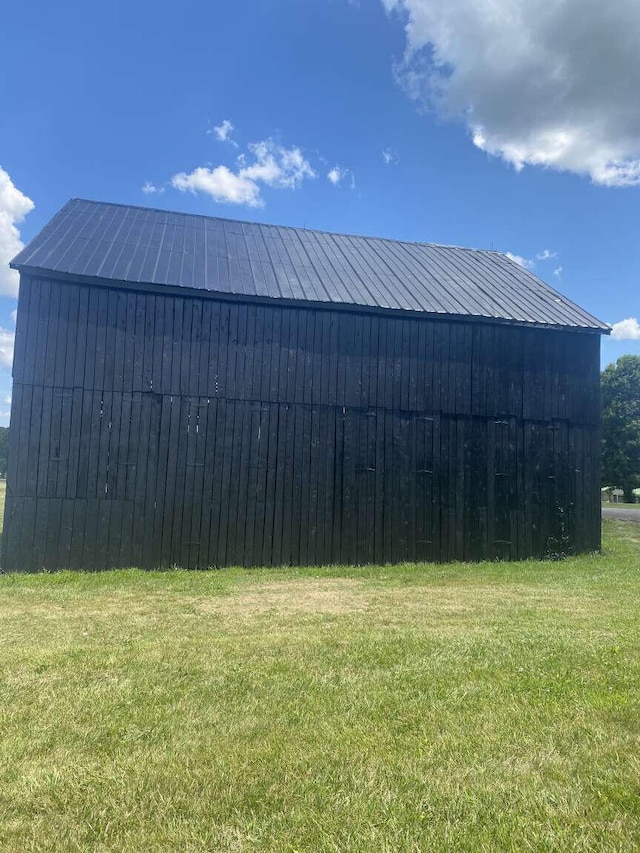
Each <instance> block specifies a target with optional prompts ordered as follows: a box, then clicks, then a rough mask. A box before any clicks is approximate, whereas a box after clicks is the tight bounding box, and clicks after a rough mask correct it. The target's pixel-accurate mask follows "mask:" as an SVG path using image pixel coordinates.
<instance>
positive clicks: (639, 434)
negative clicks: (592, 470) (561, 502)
mask: <svg viewBox="0 0 640 853" xmlns="http://www.w3.org/2000/svg"><path fill="white" fill-rule="evenodd" d="M601 470H602V485H603V486H615V487H618V488H620V489H623V491H624V499H625V501H628V502H629V503H633V500H634V495H633V489H637V488H640V355H623V356H621V357H620V358H619V359H618V360H617V361H616V363H615V364H610V365H609V366H608V367H606V368H605V369H604V370H603V371H602V469H601Z"/></svg>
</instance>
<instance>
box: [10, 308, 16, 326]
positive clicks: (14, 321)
mask: <svg viewBox="0 0 640 853" xmlns="http://www.w3.org/2000/svg"><path fill="white" fill-rule="evenodd" d="M11 319H12V320H13V325H14V326H15V324H16V320H17V319H18V309H17V308H14V309H13V311H12V312H11Z"/></svg>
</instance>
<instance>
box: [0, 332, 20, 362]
mask: <svg viewBox="0 0 640 853" xmlns="http://www.w3.org/2000/svg"><path fill="white" fill-rule="evenodd" d="M15 337H16V333H15V332H13V331H11V330H10V329H3V328H2V326H0V367H8V368H11V365H12V364H13V343H14V340H15Z"/></svg>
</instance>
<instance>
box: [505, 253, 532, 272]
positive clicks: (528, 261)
mask: <svg viewBox="0 0 640 853" xmlns="http://www.w3.org/2000/svg"><path fill="white" fill-rule="evenodd" d="M505 255H506V256H507V257H508V258H509V260H510V261H514V262H515V263H516V264H518V266H519V267H524V268H525V269H526V270H530V269H531V267H533V266H535V263H536V262H535V260H533V259H532V258H523V257H522V255H514V254H513V253H512V252H505Z"/></svg>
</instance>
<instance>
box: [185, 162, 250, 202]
mask: <svg viewBox="0 0 640 853" xmlns="http://www.w3.org/2000/svg"><path fill="white" fill-rule="evenodd" d="M171 183H172V185H173V186H174V187H175V188H176V189H177V190H182V192H186V191H187V190H189V191H190V192H192V193H196V192H202V193H207V194H208V195H210V196H211V198H212V199H213V200H214V201H219V202H228V203H229V204H246V205H248V206H249V207H261V206H262V204H263V201H262V199H261V198H260V187H259V186H258V184H257V183H256V182H255V181H253V180H251V179H250V178H247V177H244V176H243V175H241V174H235V173H234V172H232V171H231V170H230V169H228V168H227V167H226V166H216V168H215V169H207V168H206V167H204V166H200V167H198V168H197V169H194V170H193V172H190V173H189V174H187V173H186V172H179V173H178V174H177V175H174V176H173V178H172V179H171Z"/></svg>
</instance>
